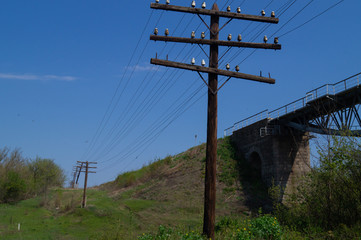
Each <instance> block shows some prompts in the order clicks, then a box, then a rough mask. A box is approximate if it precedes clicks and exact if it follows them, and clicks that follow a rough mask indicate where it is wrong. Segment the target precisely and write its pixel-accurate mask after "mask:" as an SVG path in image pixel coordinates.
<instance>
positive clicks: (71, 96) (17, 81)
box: [0, 0, 361, 185]
mask: <svg viewBox="0 0 361 240" xmlns="http://www.w3.org/2000/svg"><path fill="white" fill-rule="evenodd" d="M164 1H165V0H161V2H164ZM213 2H214V1H210V2H207V8H210V7H211V5H212V3H213ZM288 2H290V1H288V0H277V1H271V0H260V1H250V0H233V1H231V0H230V1H228V3H231V7H232V11H235V10H236V8H237V6H239V5H241V4H242V5H241V8H242V12H243V13H247V14H257V15H259V14H260V11H261V10H262V9H263V8H265V7H266V6H267V7H266V8H265V10H266V14H267V15H269V14H270V12H271V11H272V10H275V11H276V15H277V16H278V14H279V13H280V12H281V10H282V9H280V8H281V7H282V6H283V5H284V4H286V3H288ZM308 2H310V1H296V2H295V3H294V4H293V5H292V6H291V7H290V8H289V9H288V10H287V11H285V12H284V14H283V15H282V16H281V17H280V23H279V24H278V25H272V26H270V27H268V28H267V29H266V30H264V31H261V30H263V29H262V27H263V26H266V27H267V26H268V24H259V23H253V24H251V25H249V22H247V21H239V20H233V21H231V23H230V24H229V25H228V26H227V27H225V28H224V29H223V30H222V32H221V34H220V38H221V39H226V37H227V35H228V33H231V34H232V35H233V36H234V38H235V37H236V36H237V35H238V33H242V36H243V39H244V41H254V42H262V39H263V36H264V35H265V34H266V35H267V36H271V35H272V34H273V33H274V32H275V31H277V30H278V29H279V28H280V27H281V26H282V25H283V24H285V23H286V22H287V21H288V20H289V19H290V18H291V17H292V16H294V15H295V14H296V13H297V12H298V11H299V10H300V9H302V8H303V7H304V6H305V5H306V4H307V3H308ZM337 2H338V0H329V1H320V0H319V1H313V2H312V3H311V4H310V5H309V6H308V7H307V8H305V9H304V11H302V12H301V13H300V14H299V15H297V16H296V17H295V18H294V19H293V20H292V21H291V22H289V23H288V24H287V25H285V26H284V27H283V28H282V29H281V30H280V31H279V32H278V33H277V34H276V35H275V36H281V35H282V34H284V33H286V32H287V31H289V30H291V29H293V28H294V27H296V26H298V25H300V24H302V23H303V22H305V21H307V20H308V19H310V18H312V17H313V16H315V15H317V14H319V13H320V12H322V11H324V10H325V9H327V8H328V7H329V6H331V5H333V4H334V3H337ZM190 3H191V1H190V0H187V1H185V0H182V1H181V0H171V4H174V5H181V6H189V5H190ZM201 3H202V2H201V1H197V4H198V6H199V5H200V4H201ZM225 3H227V1H218V4H219V7H220V8H222V7H223V6H224V5H225ZM268 5H269V6H268ZM149 6H150V1H138V0H135V1H134V0H133V1H119V0H118V1H114V0H107V1H95V0H78V1H74V0H71V1H70V0H62V1H45V0H36V1H28V0H22V1H21V0H12V1H2V4H1V8H0V33H1V37H0V107H1V121H0V123H1V124H0V135H1V138H0V146H1V147H4V146H8V147H10V148H16V147H17V148H21V149H22V151H23V154H24V156H26V157H30V158H34V157H36V156H40V157H43V158H52V159H54V160H55V162H56V163H58V164H59V165H60V166H61V167H62V168H64V169H65V171H66V174H67V176H68V177H69V178H70V174H71V171H72V167H73V165H75V163H76V161H77V160H82V161H85V160H89V161H98V162H99V164H98V171H99V172H98V173H97V174H93V175H91V176H90V178H89V181H90V184H91V185H95V184H100V183H103V182H106V181H109V180H112V179H114V178H115V177H116V176H117V174H119V173H121V172H124V171H129V170H132V169H137V168H139V167H141V166H142V165H143V164H147V163H148V162H149V161H152V160H154V159H156V158H158V157H160V158H162V157H164V156H166V155H167V154H171V155H174V154H177V153H180V152H182V151H184V150H186V149H188V148H189V147H192V146H194V145H195V144H196V143H197V144H199V143H200V142H205V140H206V104H207V98H206V95H205V93H206V88H205V87H204V86H202V81H201V80H200V78H199V77H198V75H197V74H196V73H194V72H186V71H182V70H173V69H166V68H164V67H160V68H158V67H155V66H151V65H150V64H149V60H150V58H151V57H154V56H155V54H156V52H158V56H159V58H165V57H166V55H167V54H168V57H169V59H170V60H175V61H182V62H187V63H189V62H190V60H191V58H192V57H195V58H196V61H197V64H200V62H201V59H203V58H204V59H205V58H206V56H205V55H204V54H203V53H202V52H201V50H200V48H199V47H198V46H196V45H184V44H172V43H164V42H156V43H154V42H150V41H149V35H150V34H152V32H153V29H154V27H158V29H159V31H160V34H163V32H164V30H165V28H169V31H170V34H171V35H173V36H182V37H189V36H190V33H191V31H193V30H196V34H197V36H199V35H200V32H201V31H206V27H205V26H204V25H202V24H201V21H200V20H199V19H198V17H196V16H195V17H193V16H192V15H189V14H183V13H175V12H164V13H162V11H156V10H151V9H150V7H149ZM359 9H361V2H360V1H358V0H345V1H344V2H342V3H341V4H339V5H338V6H337V7H335V8H333V9H331V10H330V11H328V12H326V13H325V14H324V15H322V16H320V17H319V18H317V19H315V20H313V21H312V22H310V23H309V24H307V25H305V26H303V27H302V28H300V29H298V30H296V31H294V32H292V33H289V34H287V35H285V36H283V37H281V38H280V44H282V50H281V51H273V50H258V51H256V52H255V54H253V55H252V56H251V57H249V58H248V59H247V60H246V61H244V62H243V63H242V64H241V65H240V68H241V72H244V73H249V74H256V75H257V74H259V71H260V70H261V71H262V72H263V73H265V74H267V73H268V72H270V73H271V76H272V77H274V78H276V84H275V85H267V84H261V83H255V82H250V81H245V80H239V79H231V80H230V81H229V82H228V83H227V84H226V85H225V87H224V88H223V89H222V90H221V91H220V93H219V112H218V113H219V115H218V136H219V137H222V136H223V130H224V129H225V128H227V127H229V126H231V125H233V123H234V122H237V121H239V120H241V119H243V118H246V117H248V116H250V115H252V114H254V113H257V112H260V111H262V110H264V109H270V110H272V109H275V108H278V107H280V106H282V105H284V104H287V103H288V102H291V101H293V100H296V99H298V98H300V97H303V96H304V94H305V93H306V92H307V91H309V90H311V89H313V88H316V87H318V86H321V85H323V84H326V83H334V82H337V81H339V80H342V79H344V78H346V77H348V76H350V75H353V74H355V73H358V72H360V71H361V64H360V63H361V60H360V53H361V47H360V39H361V31H360V29H361V15H360V14H359V13H358V12H359ZM277 10H278V12H277ZM205 20H206V21H207V22H208V21H209V18H208V17H205ZM223 23H224V21H223ZM143 29H145V31H144V34H143V35H141V34H142V31H143ZM258 32H259V33H260V34H257V33H258ZM271 41H272V40H271ZM137 43H139V44H137ZM225 50H226V49H225V48H221V50H220V52H221V53H220V55H222V53H224V51H225ZM134 51H135V54H134V55H133V52H134ZM206 51H208V50H206ZM250 53H251V50H244V51H239V49H232V50H230V51H229V52H228V54H226V55H225V57H224V58H223V59H222V60H224V61H223V62H222V63H221V64H220V67H221V68H225V64H226V63H227V62H230V64H231V66H232V68H233V67H234V66H235V65H236V64H238V63H240V62H242V61H243V59H244V58H245V57H247V56H248V55H249V54H250ZM132 56H133V58H132ZM205 77H206V76H205ZM222 79H223V78H220V80H221V81H222ZM118 86H119V88H118V91H116V89H117V87H118ZM193 92H195V93H196V95H194V97H193V98H190V97H191V96H192V95H191V93H193ZM113 96H115V97H114V99H113V101H112V98H113ZM197 99H199V100H197ZM196 100H197V101H196ZM183 101H185V105H180V104H182V102H183ZM179 105H180V108H179V109H180V111H184V110H187V111H185V112H184V113H183V114H181V115H179V116H178V114H177V113H174V112H172V111H174V110H177V109H178V108H177V107H178V106H179ZM107 109H110V111H107ZM110 113H111V114H110ZM104 116H105V121H103V125H100V123H101V122H102V119H103V117H104ZM167 116H169V117H168V118H167ZM162 118H165V119H162ZM173 118H174V119H173ZM163 120H164V121H163ZM104 123H106V124H104ZM99 126H101V127H100V128H99ZM103 126H104V127H103ZM153 127H155V131H150V132H149V135H146V136H144V135H142V133H147V132H146V131H147V130H148V131H149V130H151V129H152V128H153ZM97 129H99V130H100V131H98V133H100V134H99V135H96V133H97ZM195 135H197V139H195ZM97 136H98V137H97Z"/></svg>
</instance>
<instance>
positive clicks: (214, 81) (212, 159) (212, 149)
mask: <svg viewBox="0 0 361 240" xmlns="http://www.w3.org/2000/svg"><path fill="white" fill-rule="evenodd" d="M150 7H151V8H153V9H159V10H167V11H176V12H184V13H192V14H197V15H198V17H199V18H200V19H201V20H202V22H203V23H204V24H205V25H206V26H207V28H208V29H209V31H210V39H204V36H203V37H202V38H201V39H198V38H195V36H194V33H192V38H182V37H172V36H168V32H169V31H167V33H166V36H158V29H157V28H156V29H155V30H154V35H151V36H150V40H154V41H165V42H179V43H191V44H198V45H199V46H200V47H201V45H209V46H210V49H209V66H208V67H205V66H196V65H194V62H193V63H192V64H185V63H178V62H172V61H168V59H167V60H161V59H157V58H155V59H154V58H152V59H151V61H150V62H151V63H152V64H155V65H161V66H166V67H172V68H180V69H185V70H191V71H196V72H197V73H198V74H199V76H200V77H201V78H202V80H203V81H204V83H205V84H206V85H207V87H208V112H207V148H206V175H205V189H204V219H203V220H204V222H203V234H205V235H206V236H207V238H211V239H214V225H215V207H216V173H217V171H216V168H217V161H216V160H217V93H218V91H219V90H220V89H221V88H222V87H223V85H224V84H225V83H223V85H221V86H220V87H218V75H223V76H226V77H228V79H227V80H226V81H225V82H227V81H228V80H229V79H230V78H232V77H234V78H241V79H247V80H252V81H258V82H264V83H270V84H274V83H275V79H272V78H267V77H262V76H255V75H250V74H245V73H239V72H238V70H239V67H238V66H237V67H236V71H237V72H232V71H229V65H228V66H227V70H222V69H218V47H219V46H227V47H244V48H261V49H274V50H280V49H281V45H279V44H278V40H277V41H276V39H275V44H267V43H266V42H267V41H266V40H265V43H247V42H241V39H238V42H235V41H231V38H232V37H230V39H228V40H229V41H221V40H219V31H220V30H221V29H223V27H224V26H225V25H227V24H228V23H229V22H230V21H231V20H232V19H243V20H249V21H257V22H266V23H278V18H275V16H274V13H272V16H271V17H265V16H254V15H247V14H241V13H240V9H238V10H237V13H232V12H229V11H227V12H224V11H219V9H218V6H217V4H216V3H215V4H213V6H212V9H210V10H208V9H205V7H204V6H202V8H195V7H194V6H193V7H180V6H174V5H169V4H159V3H151V5H150ZM200 15H206V16H210V17H211V21H210V26H208V25H207V24H206V23H205V21H204V20H203V18H202V17H201V16H200ZM220 17H225V18H229V19H230V20H229V21H228V22H227V23H226V24H225V25H224V26H223V27H221V28H220V27H219V19H220ZM202 34H203V35H204V33H202ZM265 39H266V37H265ZM202 65H203V64H202ZM201 72H202V73H208V83H207V81H205V80H204V78H203V76H202V75H201Z"/></svg>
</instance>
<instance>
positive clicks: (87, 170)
mask: <svg viewBox="0 0 361 240" xmlns="http://www.w3.org/2000/svg"><path fill="white" fill-rule="evenodd" d="M77 162H78V164H81V166H83V164H84V165H85V170H81V168H80V170H79V174H80V172H85V179H84V191H83V201H82V203H81V207H82V208H85V207H86V188H87V182H88V173H96V172H95V171H89V168H97V167H90V166H89V164H97V162H88V161H86V162H80V161H77ZM78 177H79V176H78ZM77 183H78V182H77Z"/></svg>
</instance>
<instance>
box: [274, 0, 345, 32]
mask: <svg viewBox="0 0 361 240" xmlns="http://www.w3.org/2000/svg"><path fill="white" fill-rule="evenodd" d="M344 1H345V0H341V1H339V2H337V3H335V4H333V5H332V6H330V7H329V8H327V9H326V10H324V11H322V12H321V13H319V14H317V15H315V16H314V17H312V18H310V19H309V20H307V21H306V22H304V23H302V24H300V25H298V26H297V27H295V28H292V29H291V30H289V31H287V32H285V33H284V34H282V35H280V36H279V38H280V37H283V36H285V35H287V34H289V33H291V32H293V31H296V30H297V29H299V28H301V27H303V26H304V25H306V24H308V23H310V22H311V21H313V20H315V19H316V18H318V17H320V16H321V15H323V14H324V13H326V12H328V11H329V10H331V9H332V8H334V7H336V6H337V5H339V4H340V3H342V2H344Z"/></svg>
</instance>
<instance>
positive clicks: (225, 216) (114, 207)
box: [0, 139, 361, 240]
mask: <svg viewBox="0 0 361 240" xmlns="http://www.w3.org/2000/svg"><path fill="white" fill-rule="evenodd" d="M218 146H219V147H218V162H217V164H218V165H217V168H218V170H217V175H218V176H217V206H216V222H217V225H216V239H338V238H337V237H335V236H342V235H344V233H345V232H346V231H349V230H348V229H346V230H345V231H343V232H340V233H339V234H338V235H337V234H335V233H332V232H331V233H329V232H317V229H316V230H315V229H312V230H311V231H310V232H309V233H307V230H305V231H304V232H303V233H302V234H301V233H299V232H297V231H295V230H293V229H290V228H287V227H282V226H281V225H280V223H279V221H278V219H276V218H275V217H274V216H272V215H268V214H265V213H267V211H268V210H270V209H271V207H270V206H271V205H272V204H271V202H270V200H269V199H268V197H267V188H265V186H264V185H263V184H262V183H261V181H260V180H259V179H258V178H257V176H258V175H257V173H256V172H254V170H253V169H251V168H250V167H249V166H248V164H247V163H245V162H243V161H242V160H241V159H238V160H237V158H236V156H235V152H234V149H233V148H232V146H231V144H230V143H229V139H222V140H219V145H218ZM204 165H205V145H200V146H197V147H194V148H192V149H189V150H188V151H186V152H184V153H181V154H179V155H176V156H168V157H166V158H164V159H158V160H154V161H151V162H150V163H149V164H148V165H146V166H144V167H143V168H142V169H139V170H138V171H133V172H128V173H124V174H122V175H119V176H118V177H117V178H116V179H115V180H114V181H112V182H109V183H105V184H103V185H101V186H98V187H95V188H91V189H88V194H87V207H86V208H80V203H81V197H82V190H81V189H79V190H76V189H52V190H50V191H49V192H48V194H46V195H41V196H38V197H36V198H32V199H28V200H24V201H20V202H18V203H16V204H12V205H10V204H0V239H140V240H147V239H204V238H203V237H202V236H201V232H202V220H203V193H204V168H205V166H204ZM260 207H262V211H263V212H262V213H260V209H261V208H260ZM19 224H20V230H18V226H19ZM350 231H352V232H351V234H350V236H351V237H350V238H348V239H355V238H354V236H357V232H361V229H360V231H359V229H353V230H350ZM265 236H268V237H265ZM356 239H360V238H356Z"/></svg>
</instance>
